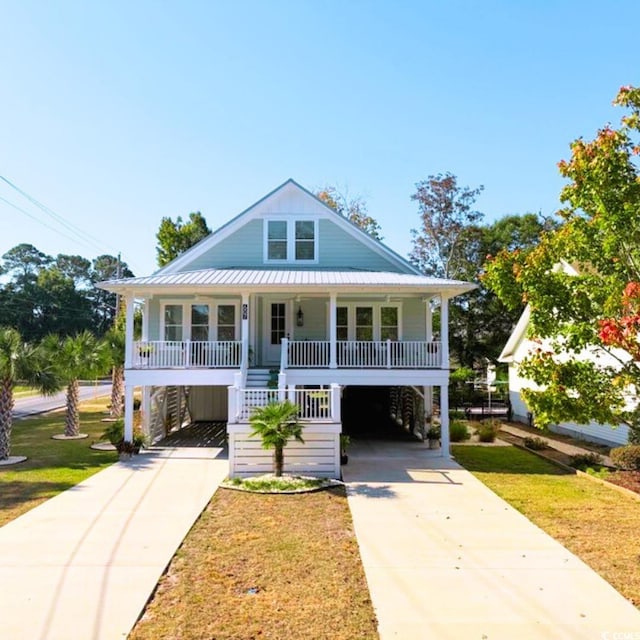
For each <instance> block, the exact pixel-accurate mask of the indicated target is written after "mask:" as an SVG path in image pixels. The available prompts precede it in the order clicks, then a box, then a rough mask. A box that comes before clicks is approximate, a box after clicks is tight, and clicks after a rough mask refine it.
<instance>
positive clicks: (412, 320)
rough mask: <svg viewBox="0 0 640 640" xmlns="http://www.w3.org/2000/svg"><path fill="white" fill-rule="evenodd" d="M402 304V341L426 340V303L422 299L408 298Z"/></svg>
mask: <svg viewBox="0 0 640 640" xmlns="http://www.w3.org/2000/svg"><path fill="white" fill-rule="evenodd" d="M401 304H402V339H403V340H424V339H425V335H426V331H427V315H426V313H427V311H426V303H425V302H423V300H422V298H406V299H405V300H403V301H402V302H401Z"/></svg>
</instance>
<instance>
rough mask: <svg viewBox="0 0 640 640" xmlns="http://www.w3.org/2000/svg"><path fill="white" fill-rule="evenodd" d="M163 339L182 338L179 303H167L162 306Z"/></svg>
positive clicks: (180, 307) (180, 306)
mask: <svg viewBox="0 0 640 640" xmlns="http://www.w3.org/2000/svg"><path fill="white" fill-rule="evenodd" d="M164 339H165V340H182V305H181V304H168V305H166V306H165V308H164Z"/></svg>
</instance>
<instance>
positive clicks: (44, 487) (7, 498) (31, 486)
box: [0, 480, 75, 509]
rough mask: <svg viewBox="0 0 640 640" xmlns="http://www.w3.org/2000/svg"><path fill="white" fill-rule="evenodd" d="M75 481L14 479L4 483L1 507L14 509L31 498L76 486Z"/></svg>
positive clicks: (47, 495) (49, 494) (41, 496)
mask: <svg viewBox="0 0 640 640" xmlns="http://www.w3.org/2000/svg"><path fill="white" fill-rule="evenodd" d="M74 484H75V483H74V482H65V481H60V482H47V481H39V482H34V481H30V482H23V481H21V480H12V481H11V482H7V483H5V484H3V485H2V494H1V495H0V509H12V508H14V507H16V506H19V505H21V504H23V503H25V502H28V501H30V500H38V499H40V498H48V497H49V496H51V495H53V494H56V493H59V492H61V491H65V490H66V489H69V488H71V487H73V486H74Z"/></svg>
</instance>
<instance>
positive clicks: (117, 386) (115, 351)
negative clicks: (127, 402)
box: [104, 326, 125, 418]
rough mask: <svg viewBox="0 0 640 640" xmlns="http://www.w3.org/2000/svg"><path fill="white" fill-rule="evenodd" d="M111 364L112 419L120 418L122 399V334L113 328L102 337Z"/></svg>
mask: <svg viewBox="0 0 640 640" xmlns="http://www.w3.org/2000/svg"><path fill="white" fill-rule="evenodd" d="M104 340H105V342H106V344H107V351H108V353H109V360H110V363H111V408H110V409H109V415H110V416H111V417H112V418H122V413H123V411H122V409H123V407H122V401H123V398H124V345H125V339H124V332H123V331H122V330H121V329H120V328H118V327H116V326H113V327H111V329H109V331H107V333H106V334H105V336H104Z"/></svg>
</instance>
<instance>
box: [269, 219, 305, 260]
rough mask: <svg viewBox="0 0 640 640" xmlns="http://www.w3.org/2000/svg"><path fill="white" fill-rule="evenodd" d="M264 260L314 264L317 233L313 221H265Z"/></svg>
mask: <svg viewBox="0 0 640 640" xmlns="http://www.w3.org/2000/svg"><path fill="white" fill-rule="evenodd" d="M264 252H265V260H266V261H267V262H268V261H273V262H291V263H294V262H315V261H316V260H317V257H318V233H317V222H316V221H315V220H294V219H291V220H267V221H266V222H265V249H264Z"/></svg>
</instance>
